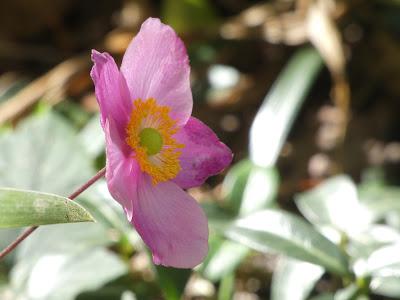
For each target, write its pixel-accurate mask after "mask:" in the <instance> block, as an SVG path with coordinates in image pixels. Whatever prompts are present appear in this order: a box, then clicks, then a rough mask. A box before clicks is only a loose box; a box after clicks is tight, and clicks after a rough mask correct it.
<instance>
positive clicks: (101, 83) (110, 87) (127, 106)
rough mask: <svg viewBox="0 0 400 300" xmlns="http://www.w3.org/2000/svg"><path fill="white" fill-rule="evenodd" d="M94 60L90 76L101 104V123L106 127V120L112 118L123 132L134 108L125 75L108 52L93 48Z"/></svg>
mask: <svg viewBox="0 0 400 300" xmlns="http://www.w3.org/2000/svg"><path fill="white" fill-rule="evenodd" d="M92 61H93V62H94V65H93V68H92V71H91V72H90V76H91V77H92V79H93V82H94V85H95V90H96V98H97V102H98V103H99V106H100V113H101V125H102V126H103V128H104V125H105V120H106V119H107V118H112V119H113V120H114V122H115V124H116V126H117V129H118V130H119V131H120V133H122V132H123V131H125V126H126V124H127V123H128V121H129V116H130V113H131V110H132V101H131V99H130V95H129V90H128V88H127V86H126V82H125V79H124V76H123V75H122V74H121V72H120V71H119V70H118V67H117V65H116V64H115V61H114V59H113V58H112V57H111V56H110V55H109V54H108V53H100V52H97V51H96V50H92Z"/></svg>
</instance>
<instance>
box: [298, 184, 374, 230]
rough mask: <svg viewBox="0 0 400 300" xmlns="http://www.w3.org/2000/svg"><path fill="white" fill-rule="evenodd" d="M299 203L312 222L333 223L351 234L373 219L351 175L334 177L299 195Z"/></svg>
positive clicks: (316, 223) (319, 223) (300, 208)
mask: <svg viewBox="0 0 400 300" xmlns="http://www.w3.org/2000/svg"><path fill="white" fill-rule="evenodd" d="M296 205H297V207H298V208H299V210H300V211H301V213H302V214H303V215H304V216H305V217H306V218H307V219H308V220H309V221H310V222H312V223H313V224H315V225H318V226H324V225H330V226H333V227H334V228H336V229H338V230H340V231H343V232H346V233H349V234H353V233H354V232H360V231H362V230H364V229H366V228H367V226H368V225H369V224H370V222H371V221H372V218H371V216H370V214H369V212H368V211H367V210H366V209H365V208H364V207H363V206H362V205H361V204H360V203H359V200H358V195H357V188H356V186H355V184H354V183H353V181H352V180H351V179H350V178H349V177H348V176H336V177H333V178H331V179H328V180H326V181H324V182H323V183H321V184H320V185H318V186H317V187H316V188H314V189H312V190H311V191H308V192H305V193H302V194H299V195H297V196H296ZM355 215H357V217H356V218H355V217H354V216H355Z"/></svg>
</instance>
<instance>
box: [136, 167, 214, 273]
mask: <svg viewBox="0 0 400 300" xmlns="http://www.w3.org/2000/svg"><path fill="white" fill-rule="evenodd" d="M132 221H133V224H134V226H135V228H136V230H137V231H138V232H139V234H140V235H141V237H142V239H143V240H144V242H145V243H146V244H147V245H148V246H149V248H150V249H151V251H152V253H153V261H154V263H155V264H161V265H164V266H171V267H175V268H193V267H195V266H196V265H198V264H199V263H201V261H202V260H203V259H204V257H205V256H206V254H207V251H208V225H207V218H206V216H205V214H204V212H203V210H202V209H201V208H200V206H199V205H198V203H197V202H196V201H195V200H194V199H193V198H192V197H191V196H189V194H187V193H185V192H184V191H183V190H182V189H180V188H179V187H178V186H177V185H176V184H174V183H172V182H161V183H159V184H157V185H153V184H152V182H151V179H150V177H149V176H148V175H145V174H143V176H142V179H141V181H140V183H139V185H138V199H137V201H133V219H132Z"/></svg>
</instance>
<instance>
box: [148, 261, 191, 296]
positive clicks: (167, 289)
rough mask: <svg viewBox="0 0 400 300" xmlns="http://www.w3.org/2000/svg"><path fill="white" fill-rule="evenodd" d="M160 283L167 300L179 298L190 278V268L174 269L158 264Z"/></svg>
mask: <svg viewBox="0 0 400 300" xmlns="http://www.w3.org/2000/svg"><path fill="white" fill-rule="evenodd" d="M156 269H157V274H158V283H159V284H160V286H161V289H162V290H163V294H164V297H165V299H166V300H179V299H181V298H182V294H183V290H184V289H185V286H186V283H187V281H188V280H189V277H190V274H191V270H190V269H174V268H167V267H162V266H157V267H156Z"/></svg>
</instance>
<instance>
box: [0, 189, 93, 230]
mask: <svg viewBox="0 0 400 300" xmlns="http://www.w3.org/2000/svg"><path fill="white" fill-rule="evenodd" d="M0 211H1V214H0V228H12V227H25V226H38V225H46V224H58V223H77V222H93V221H94V220H93V218H92V216H91V215H90V213H89V212H87V211H86V210H85V209H84V208H83V207H82V206H80V205H79V204H77V203H75V202H73V201H71V200H69V199H67V198H64V197H60V196H57V195H51V194H46V193H39V192H32V191H24V190H16V189H5V188H0Z"/></svg>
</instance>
